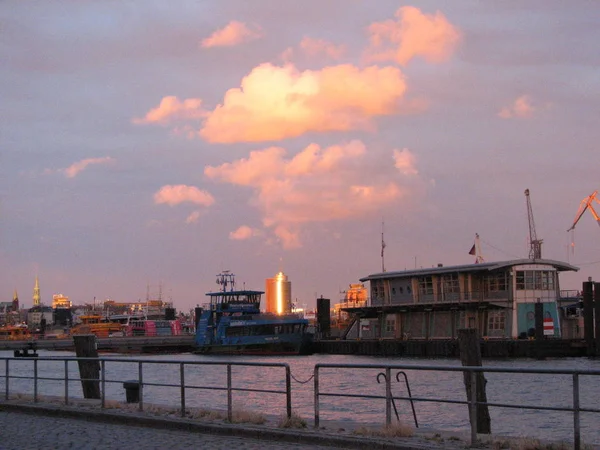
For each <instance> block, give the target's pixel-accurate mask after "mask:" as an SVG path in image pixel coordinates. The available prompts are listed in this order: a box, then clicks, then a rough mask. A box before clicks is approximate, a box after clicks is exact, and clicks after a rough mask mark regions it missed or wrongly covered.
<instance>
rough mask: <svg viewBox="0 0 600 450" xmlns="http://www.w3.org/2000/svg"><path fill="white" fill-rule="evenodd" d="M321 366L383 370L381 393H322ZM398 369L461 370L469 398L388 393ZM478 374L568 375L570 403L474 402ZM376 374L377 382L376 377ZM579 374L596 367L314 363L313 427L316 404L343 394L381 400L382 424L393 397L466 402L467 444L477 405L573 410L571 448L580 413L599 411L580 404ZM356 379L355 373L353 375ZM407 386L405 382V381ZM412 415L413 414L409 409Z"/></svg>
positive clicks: (389, 415) (577, 443)
mask: <svg viewBox="0 0 600 450" xmlns="http://www.w3.org/2000/svg"><path fill="white" fill-rule="evenodd" d="M322 369H367V370H372V369H376V370H383V372H381V374H383V376H382V377H383V379H384V381H385V395H373V394H358V393H342V392H323V391H322V390H321V377H320V372H321V370H322ZM396 370H397V371H399V372H398V373H397V374H396V379H397V380H398V377H399V375H400V373H402V371H404V370H411V371H436V372H440V371H444V372H445V371H447V372H462V373H463V374H464V375H467V376H466V377H465V380H468V383H469V384H470V391H469V392H470V393H471V395H470V398H468V399H467V400H454V399H443V398H435V397H415V396H413V395H411V393H410V390H409V391H408V396H394V395H392V384H391V383H392V379H393V377H392V371H396ZM478 373H518V374H540V375H571V376H572V382H573V384H572V392H573V395H572V399H573V401H572V405H571V406H537V405H522V404H509V403H494V402H478V401H477V398H476V396H477V378H478V377H477V374H478ZM381 374H379V375H378V380H377V381H378V382H379V376H380V375H381ZM582 375H592V376H600V370H566V369H527V368H500V367H481V366H477V367H472V366H469V367H457V366H417V365H405V364H395V365H382V364H316V365H315V371H314V408H315V409H314V416H315V422H314V426H315V428H318V427H319V422H320V404H321V398H322V397H347V398H367V399H377V400H385V423H386V425H388V426H389V425H391V423H392V407H395V400H408V401H410V402H411V404H412V402H434V403H451V404H459V405H467V406H468V411H469V421H470V432H471V445H474V444H475V443H476V442H477V407H478V406H487V407H493V408H516V409H526V410H539V411H562V412H570V413H573V447H574V449H575V450H579V449H580V448H581V427H580V424H581V422H580V419H581V413H582V412H586V413H600V409H598V408H584V407H581V405H580V391H579V378H580V376H582ZM357 378H359V376H357ZM407 386H408V384H407ZM413 414H414V415H415V422H416V413H415V412H414V409H413Z"/></svg>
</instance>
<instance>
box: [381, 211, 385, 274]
mask: <svg viewBox="0 0 600 450" xmlns="http://www.w3.org/2000/svg"><path fill="white" fill-rule="evenodd" d="M383 225H384V222H383V220H382V221H381V271H382V272H385V258H384V255H383V251H384V249H385V241H384V240H383Z"/></svg>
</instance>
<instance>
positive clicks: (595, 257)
mask: <svg viewBox="0 0 600 450" xmlns="http://www.w3.org/2000/svg"><path fill="white" fill-rule="evenodd" d="M599 18H600V4H599V3H598V2H596V1H593V0H590V1H586V0H579V1H577V2H576V3H573V2H559V1H551V0H543V1H542V0H537V1H536V0H531V1H520V0H519V1H517V0H514V1H513V0H505V1H503V2H482V1H476V0H460V1H459V0H457V1H452V2H435V1H427V0H422V1H419V2H415V3H404V2H401V1H399V0H394V1H392V0H390V1H388V0H378V1H376V2H375V1H367V0H318V1H317V0H315V1H312V0H305V1H302V2H291V1H289V2H282V1H279V0H254V1H251V2H249V1H245V0H239V1H238V0H207V1H175V2H159V1H146V0H144V1H141V0H140V1H134V0H130V1H104V2H92V1H88V2H86V1H78V2H74V1H38V2H18V1H6V2H2V3H1V4H0V61H1V64H0V202H1V203H0V267H1V270H0V288H1V296H2V297H3V298H2V300H10V299H11V298H12V293H13V290H14V289H17V290H18V292H19V297H20V299H21V301H22V303H24V304H25V305H26V306H29V305H31V303H32V300H31V296H32V289H33V283H34V279H35V276H36V275H38V276H39V279H40V285H41V290H42V300H43V301H44V302H46V303H49V302H50V301H51V297H52V294H55V293H63V294H65V295H68V296H69V297H70V298H71V300H73V301H74V302H75V303H85V302H92V301H93V298H94V297H96V298H97V299H99V300H103V299H106V298H112V299H114V300H117V301H135V300H138V299H140V298H142V299H143V298H145V296H146V291H147V286H148V285H150V290H151V291H152V292H156V291H158V286H159V285H162V289H163V295H164V296H165V297H169V298H172V300H173V302H174V303H175V306H176V308H177V309H180V310H187V309H188V308H190V307H192V306H194V305H196V304H198V303H203V302H204V293H205V292H208V291H210V290H214V289H216V288H217V285H216V284H215V275H216V274H217V273H218V272H219V271H221V270H224V269H228V270H232V271H233V272H234V273H236V275H237V279H238V283H239V284H240V285H241V284H242V283H244V285H245V286H246V288H253V289H263V288H264V280H265V278H268V277H271V276H273V275H275V273H276V272H278V271H279V270H283V271H284V272H285V273H286V274H287V275H288V276H289V279H290V280H291V281H292V295H293V297H294V299H297V302H298V303H299V304H300V305H307V306H309V307H310V306H312V305H314V303H315V301H314V299H315V298H316V297H317V296H320V295H323V296H325V297H329V298H331V299H333V300H334V301H335V300H337V299H339V298H340V297H341V296H342V294H340V291H342V290H344V289H345V288H346V287H347V286H348V285H349V284H350V283H356V282H357V281H358V279H359V278H360V277H363V276H366V275H369V274H371V273H374V272H378V271H380V270H381V265H382V261H381V232H382V222H384V230H385V242H386V248H385V266H386V269H387V270H403V269H405V268H414V267H415V266H416V267H431V266H434V265H437V264H438V263H443V264H445V265H454V264H465V263H470V262H473V256H471V255H469V254H468V251H469V249H470V248H471V245H472V244H473V240H474V236H475V233H479V235H480V236H481V247H482V253H483V257H484V259H485V260H486V261H495V260H508V259H514V258H521V257H526V256H527V255H528V243H527V242H528V225H527V210H526V203H525V196H524V190H525V189H527V188H528V189H529V190H530V192H531V201H532V204H533V211H534V217H535V224H536V229H537V234H538V237H539V238H542V239H543V240H544V244H543V256H544V257H546V258H550V259H557V260H561V261H567V262H570V263H572V264H574V265H577V266H579V267H581V270H580V271H579V272H577V273H574V274H568V275H564V276H563V277H562V279H561V283H562V287H563V288H568V289H578V288H580V287H581V282H582V281H584V280H586V279H587V277H588V276H592V277H594V278H595V279H596V280H600V229H599V227H598V225H596V224H595V221H594V219H593V217H592V215H591V214H589V213H586V214H584V216H583V217H582V219H581V221H580V222H579V224H578V225H577V227H576V229H575V235H574V236H572V235H571V234H570V233H567V232H566V230H567V228H569V227H570V226H571V224H572V222H573V219H574V217H575V214H576V212H577V209H578V207H579V202H580V201H581V200H582V199H583V198H585V197H586V196H588V195H590V194H591V193H592V192H593V191H594V190H596V189H600V176H599V173H600V171H599V169H600V156H599V155H600V147H599V145H598V143H599V141H600V139H599V138H600V120H599V119H600V70H599V69H600V52H598V45H597V43H598V42H600V26H599V20H600V19H599ZM598 209H600V205H598ZM573 242H574V246H572V245H571V244H572V243H573Z"/></svg>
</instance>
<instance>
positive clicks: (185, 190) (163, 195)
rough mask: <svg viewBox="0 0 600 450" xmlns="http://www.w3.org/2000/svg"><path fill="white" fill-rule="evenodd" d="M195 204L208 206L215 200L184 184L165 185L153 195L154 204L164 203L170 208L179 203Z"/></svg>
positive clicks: (207, 194) (194, 187) (203, 192)
mask: <svg viewBox="0 0 600 450" xmlns="http://www.w3.org/2000/svg"><path fill="white" fill-rule="evenodd" d="M185 202H189V203H195V204H197V205H202V206H210V205H212V204H213V203H214V202H215V199H214V198H213V196H212V195H210V194H209V193H208V192H206V191H202V190H200V189H198V188H197V187H196V186H186V185H185V184H178V185H165V186H163V187H162V188H160V190H159V191H158V192H156V193H155V194H154V203H156V204H163V203H166V204H167V205H170V206H175V205H179V204H180V203H185Z"/></svg>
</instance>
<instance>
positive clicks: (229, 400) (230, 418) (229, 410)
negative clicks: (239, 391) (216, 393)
mask: <svg viewBox="0 0 600 450" xmlns="http://www.w3.org/2000/svg"><path fill="white" fill-rule="evenodd" d="M231 403H232V395H231V364H227V420H228V421H229V423H231V422H233V411H232V405H231Z"/></svg>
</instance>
